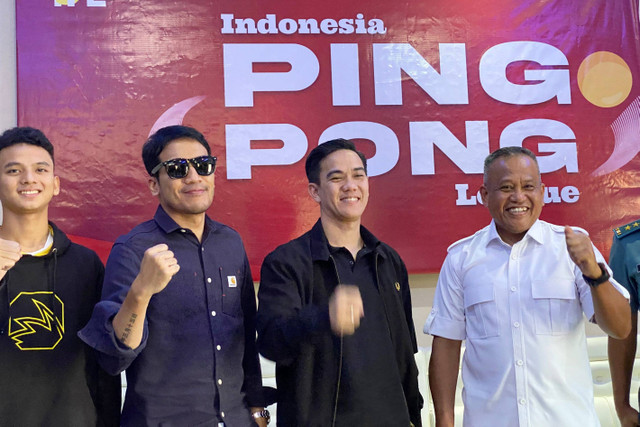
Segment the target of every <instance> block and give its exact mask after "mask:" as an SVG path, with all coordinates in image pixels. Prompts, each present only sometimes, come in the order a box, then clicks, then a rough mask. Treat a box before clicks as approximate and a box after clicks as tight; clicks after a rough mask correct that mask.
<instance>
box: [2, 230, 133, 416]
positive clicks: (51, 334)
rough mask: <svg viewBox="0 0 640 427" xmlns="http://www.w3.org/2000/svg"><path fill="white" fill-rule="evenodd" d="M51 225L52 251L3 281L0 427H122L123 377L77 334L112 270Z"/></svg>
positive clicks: (22, 263)
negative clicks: (103, 365) (102, 363)
mask: <svg viewBox="0 0 640 427" xmlns="http://www.w3.org/2000/svg"><path fill="white" fill-rule="evenodd" d="M49 224H50V225H51V227H52V228H53V248H52V250H51V252H49V254H47V255H44V256H41V257H34V256H30V255H23V256H22V258H20V260H19V261H18V262H17V263H16V264H15V265H14V266H13V267H12V268H11V269H10V270H9V271H8V272H7V274H6V275H5V276H4V278H3V279H2V281H0V368H1V372H0V425H3V426H4V425H11V426H21V427H30V426H38V427H40V426H48V427H56V426H60V427H88V426H117V425H118V424H119V416H120V395H121V387H120V377H119V376H117V377H113V376H110V375H107V374H106V373H105V372H104V371H103V370H102V369H101V368H100V367H99V366H98V363H97V358H96V355H95V354H94V352H93V350H92V349H91V348H89V347H88V346H87V345H86V344H84V343H83V342H82V341H81V340H80V338H78V336H77V335H76V334H77V332H78V331H79V330H80V329H81V328H82V327H83V326H84V325H85V324H86V323H87V322H88V321H89V318H90V317H91V312H92V310H93V306H94V305H95V303H96V302H97V301H99V299H100V293H101V289H102V278H103V274H104V267H103V266H102V262H101V261H100V258H98V256H97V255H96V254H95V252H93V251H92V250H90V249H87V248H85V247H84V246H80V245H77V244H75V243H72V242H71V241H70V240H69V239H68V237H67V236H66V235H65V234H64V233H63V232H62V231H61V230H60V229H59V228H57V227H56V226H55V225H54V224H53V223H51V222H50V223H49Z"/></svg>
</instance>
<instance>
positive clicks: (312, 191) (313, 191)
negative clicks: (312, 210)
mask: <svg viewBox="0 0 640 427" xmlns="http://www.w3.org/2000/svg"><path fill="white" fill-rule="evenodd" d="M307 190H308V191H309V195H310V196H311V198H312V199H313V200H315V202H316V203H320V194H318V193H319V192H320V186H319V185H318V184H314V183H313V182H310V183H309V186H308V187H307Z"/></svg>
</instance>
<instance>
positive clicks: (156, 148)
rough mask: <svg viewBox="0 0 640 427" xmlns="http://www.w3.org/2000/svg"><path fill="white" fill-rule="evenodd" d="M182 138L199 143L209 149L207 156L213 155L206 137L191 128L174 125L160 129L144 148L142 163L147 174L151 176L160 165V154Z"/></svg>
mask: <svg viewBox="0 0 640 427" xmlns="http://www.w3.org/2000/svg"><path fill="white" fill-rule="evenodd" d="M180 138H189V139H193V140H196V141H198V142H199V143H200V144H202V146H203V147H204V148H206V149H207V154H208V155H211V148H210V147H209V143H208V142H207V140H206V138H205V137H204V135H202V134H201V133H200V132H198V131H197V130H195V129H194V128H191V127H189V126H182V125H174V126H167V127H163V128H161V129H158V130H157V131H156V132H155V133H154V134H153V135H151V136H150V137H149V139H147V142H145V143H144V145H143V146H142V161H143V162H144V167H145V169H146V170H147V173H148V174H149V175H151V171H152V170H153V168H155V167H156V166H158V164H159V163H160V159H159V156H160V153H162V150H164V148H165V147H166V146H167V145H169V143H170V142H171V141H175V140H176V139H180Z"/></svg>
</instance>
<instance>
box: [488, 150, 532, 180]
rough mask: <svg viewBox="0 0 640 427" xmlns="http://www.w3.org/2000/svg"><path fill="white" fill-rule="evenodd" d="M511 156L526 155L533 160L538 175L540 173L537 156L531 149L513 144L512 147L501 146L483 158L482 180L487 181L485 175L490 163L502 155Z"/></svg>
mask: <svg viewBox="0 0 640 427" xmlns="http://www.w3.org/2000/svg"><path fill="white" fill-rule="evenodd" d="M512 156H527V157H529V158H531V159H532V160H533V162H534V163H535V164H536V168H537V169H538V175H540V166H539V165H538V158H537V157H536V155H535V154H533V151H531V150H529V149H528V148H524V147H519V146H513V147H502V148H498V149H497V150H496V151H494V152H493V153H491V154H489V155H488V156H487V158H486V159H484V182H485V183H486V182H487V176H488V174H489V168H490V167H491V165H492V164H493V163H494V162H495V161H496V160H498V159H500V158H502V157H512Z"/></svg>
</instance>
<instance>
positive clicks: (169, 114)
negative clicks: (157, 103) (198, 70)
mask: <svg viewBox="0 0 640 427" xmlns="http://www.w3.org/2000/svg"><path fill="white" fill-rule="evenodd" d="M205 98H206V96H205V95H200V96H194V97H193V98H187V99H185V100H184V101H180V102H178V103H177V104H173V105H172V106H171V107H169V109H168V110H167V111H165V112H164V113H162V115H161V116H160V117H159V118H158V120H156V122H155V123H154V124H153V127H152V128H151V130H150V131H149V136H151V135H153V134H154V133H156V131H157V130H158V129H162V128H163V127H166V126H172V125H181V124H182V120H184V116H186V115H187V113H188V112H189V110H191V109H192V108H193V107H195V106H196V105H198V104H199V103H200V102H201V101H202V100H203V99H205Z"/></svg>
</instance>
